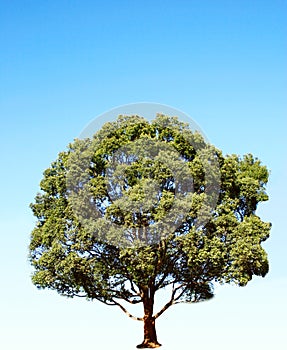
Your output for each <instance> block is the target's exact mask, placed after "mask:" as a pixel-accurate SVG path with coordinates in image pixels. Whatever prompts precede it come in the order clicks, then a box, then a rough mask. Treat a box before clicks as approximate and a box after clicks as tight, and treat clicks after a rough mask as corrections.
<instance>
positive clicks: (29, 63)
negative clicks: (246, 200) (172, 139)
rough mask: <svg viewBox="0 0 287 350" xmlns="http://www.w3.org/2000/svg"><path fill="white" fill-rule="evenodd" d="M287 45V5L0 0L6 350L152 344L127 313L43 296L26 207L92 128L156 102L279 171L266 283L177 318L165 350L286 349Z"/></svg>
mask: <svg viewBox="0 0 287 350" xmlns="http://www.w3.org/2000/svg"><path fill="white" fill-rule="evenodd" d="M286 34H287V3H286V1H284V0H282V1H280V0H273V1H271V0H270V1H266V0H253V1H250V0H249V1H247V0H240V1H232V0H230V1H227V0H226V1H222V0H218V1H211V0H210V1H207V0H203V1H199V0H195V1H193V0H190V1H187V0H186V1H183V0H178V1H149V0H146V1H126V0H123V1H88V0H82V1H76V0H70V1H67V0H60V1H55V0H49V1H43V0H39V1H28V0H22V1H19V0H14V1H9V0H2V1H1V3H0V36H1V37H0V45H1V54H0V116H1V131H2V133H1V134H2V135H1V139H0V142H1V164H2V166H1V173H0V179H1V182H0V183H1V198H2V200H1V203H0V213H1V226H0V228H1V237H0V243H1V245H0V249H1V254H0V259H1V260H0V266H1V289H0V302H1V318H0V332H1V333H2V332H3V334H1V336H0V347H1V348H3V349H7V350H10V349H11V350H14V349H15V350H16V349H19V348H21V349H23V350H28V349H29V350H36V349H37V350H38V349H41V350H46V349H47V350H48V349H51V348H54V349H69V350H74V349H78V348H79V346H81V347H82V348H86V347H89V348H95V349H97V348H101V349H104V348H105V349H112V348H117V349H119V350H127V349H134V347H135V345H136V344H138V343H139V342H140V341H141V340H142V324H141V323H137V322H136V321H132V320H129V319H127V317H126V316H125V315H124V314H123V313H122V312H121V311H120V310H116V309H112V308H109V307H107V306H102V305H100V304H99V303H97V302H95V303H88V302H86V301H82V300H81V301H79V300H67V299H65V298H63V297H60V296H58V295H57V294H56V293H55V292H50V291H37V290H36V288H35V287H34V286H33V285H32V284H31V282H30V274H31V268H30V266H29V264H28V261H27V253H28V251H27V246H28V243H29V234H30V231H31V230H32V228H33V225H34V221H35V219H34V218H33V217H32V214H31V212H30V209H29V207H28V206H29V203H30V202H31V201H33V198H34V196H35V194H36V192H37V191H38V188H39V181H40V179H41V177H42V172H43V170H44V169H46V168H47V167H48V166H49V165H50V163H51V162H52V161H53V160H54V159H55V158H56V157H57V154H58V152H59V151H61V150H63V149H65V147H66V145H67V144H68V143H69V142H71V141H72V140H73V139H74V138H75V137H77V136H78V135H79V134H80V132H81V131H82V129H83V128H84V127H85V125H86V124H87V123H89V122H90V121H91V120H92V119H93V118H95V117H96V116H97V115H99V114H101V113H103V112H105V111H107V110H109V109H111V108H113V107H116V106H118V105H122V104H126V103H133V102H139V101H150V102H157V103H162V104H167V105H170V106H173V107H174V108H178V109H181V110H183V111H184V112H186V113H187V114H188V115H190V116H191V117H192V118H193V119H194V120H195V121H196V122H197V123H198V124H199V125H200V127H201V128H202V130H203V131H204V132H205V134H206V135H207V137H208V139H209V140H210V141H211V142H212V143H213V144H215V145H216V146H217V147H218V148H221V149H222V150H223V152H224V153H237V154H241V155H242V154H244V153H248V152H250V153H253V154H254V155H255V156H257V157H259V158H260V159H261V160H262V161H263V163H264V164H266V165H267V166H268V167H269V169H271V177H270V183H269V185H268V193H269V194H270V201H268V202H267V203H264V204H263V205H261V206H260V208H259V211H258V213H259V215H260V216H261V217H262V218H263V219H264V220H265V221H271V222H272V223H273V228H272V232H271V236H272V238H270V239H269V240H268V241H267V242H266V243H265V245H264V247H265V249H266V250H267V251H268V253H269V259H270V265H271V270H270V273H269V275H268V276H266V278H264V279H259V278H258V279H254V281H252V282H250V284H249V285H248V286H247V287H245V288H237V287H225V288H222V289H220V290H218V293H217V296H216V298H215V299H213V301H210V302H208V303H205V304H198V305H183V306H175V307H174V309H171V310H170V311H167V313H166V314H164V315H163V316H162V319H159V321H158V327H157V328H158V337H159V341H160V342H162V343H163V345H164V346H163V347H162V349H163V350H164V349H166V350H169V349H175V348H176V347H177V348H179V349H190V348H194V349H201V350H205V349H210V348H211V346H212V348H213V349H215V350H218V349H222V350H227V349H230V348H232V349H234V350H239V349H243V348H244V349H247V350H249V349H254V348H258V349H260V350H267V349H270V348H271V347H272V348H278V349H279V348H280V349H282V346H284V345H282V344H286V341H287V335H286V331H285V329H286V326H287V324H286V313H287V304H286V300H285V295H286V294H287V273H286V267H287V264H286V246H287V238H286V237H287V235H286V223H285V221H286V204H285V199H286V198H287V190H286V175H287V165H286V163H287V156H286V149H287V141H286V140H287V138H286V131H287V118H286V116H287V102H286V100H287V99H286V98H287V64H286V62H287V35H286ZM280 344H281V345H280Z"/></svg>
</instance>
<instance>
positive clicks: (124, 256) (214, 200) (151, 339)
mask: <svg viewBox="0 0 287 350" xmlns="http://www.w3.org/2000/svg"><path fill="white" fill-rule="evenodd" d="M268 175H269V172H268V169H267V168H266V167H265V166H263V165H262V164H261V162H260V161H259V160H258V159H257V158H255V157H253V156H252V155H251V154H248V155H245V156H243V157H239V156H237V155H227V156H224V155H223V154H222V152H221V151H220V150H218V149H216V148H215V147H214V146H212V145H210V144H209V143H207V142H206V141H205V140H204V138H203V137H202V136H201V135H200V134H199V133H197V132H192V131H191V130H190V128H189V126H188V124H185V123H182V122H180V121H179V120H178V119H177V118H176V117H168V116H165V115H157V117H156V118H155V119H154V120H153V121H148V120H146V119H144V118H142V117H139V116H119V117H118V119H117V120H116V121H114V122H111V123H106V124H105V125H104V126H103V127H102V128H101V129H100V130H99V131H98V132H97V133H95V135H94V137H93V138H91V139H84V140H80V139H76V140H75V141H74V142H73V143H71V144H70V145H69V146H68V149H67V150H66V151H64V152H61V153H60V154H59V155H58V158H57V159H56V161H55V162H53V163H52V164H51V166H50V167H49V168H48V169H47V170H45V172H44V177H43V179H42V181H41V183H40V187H41V192H40V193H38V194H37V196H36V198H35V202H34V203H33V204H31V208H32V210H33V213H34V215H35V216H36V217H37V223H36V226H35V228H34V230H33V231H32V234H31V242H30V247H29V249H30V261H31V263H32V265H33V267H34V273H33V276H32V281H33V283H34V284H35V285H36V286H37V287H38V288H50V289H54V290H56V291H57V292H58V293H59V294H61V295H64V296H68V297H74V296H79V297H86V298H87V299H89V300H98V301H100V302H102V303H105V304H107V305H114V306H118V307H120V308H121V309H122V310H123V311H124V312H125V313H126V314H127V315H128V316H129V317H132V318H134V319H137V320H139V321H144V341H143V342H142V344H140V345H139V346H138V347H142V348H143V347H149V348H154V347H158V346H160V344H159V343H158V341H157V336H156V330H155V320H156V319H157V318H158V317H159V316H161V315H162V314H163V313H164V312H165V311H166V310H167V309H168V308H169V307H170V306H171V305H174V304H177V303H182V302H199V301H203V300H208V299H210V298H212V297H213V292H214V283H215V282H219V283H234V284H237V285H239V286H245V285H246V284H247V283H248V282H249V281H250V280H251V279H252V276H254V275H257V276H263V277H264V276H265V275H266V273H267V272H268V259H267V254H266V252H265V251H264V249H263V248H262V246H261V243H262V242H264V241H265V240H266V239H267V238H268V237H269V233H270V227H271V224H270V223H266V222H263V221H262V220H261V219H260V218H259V216H257V215H256V209H257V205H258V203H259V202H262V201H266V200H267V199H268V196H267V194H266V189H265V186H266V184H267V181H268ZM167 287H168V288H169V290H170V293H171V294H170V295H169V296H168V298H167V300H166V304H165V305H164V306H163V308H162V309H160V310H154V298H155V293H156V292H157V291H158V290H160V289H162V288H167ZM127 303H129V304H138V303H142V304H143V315H142V316H133V315H131V314H130V312H129V311H128V310H127V307H126V304H127Z"/></svg>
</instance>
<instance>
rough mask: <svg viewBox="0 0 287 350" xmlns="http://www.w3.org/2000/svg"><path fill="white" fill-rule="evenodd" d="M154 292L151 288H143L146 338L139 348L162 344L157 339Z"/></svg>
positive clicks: (155, 346)
mask: <svg viewBox="0 0 287 350" xmlns="http://www.w3.org/2000/svg"><path fill="white" fill-rule="evenodd" d="M153 304H154V292H153V291H152V289H151V288H146V289H144V290H143V305H144V318H143V320H144V340H143V342H142V343H141V344H139V345H138V346H137V348H138V349H144V348H152V349H154V348H159V347H160V346H161V344H160V343H159V342H158V341H157V335H156V329H155V318H154V317H153Z"/></svg>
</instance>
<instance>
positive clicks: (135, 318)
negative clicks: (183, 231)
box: [113, 299, 143, 321]
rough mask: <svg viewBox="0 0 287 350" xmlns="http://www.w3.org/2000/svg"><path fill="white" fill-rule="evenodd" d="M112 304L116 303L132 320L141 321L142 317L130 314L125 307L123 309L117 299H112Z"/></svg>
mask: <svg viewBox="0 0 287 350" xmlns="http://www.w3.org/2000/svg"><path fill="white" fill-rule="evenodd" d="M113 302H114V304H113V305H117V306H118V307H119V308H120V309H121V310H122V311H123V312H124V313H125V314H126V315H127V316H128V317H130V318H131V319H132V320H136V321H143V318H142V317H135V316H133V315H131V314H130V313H129V312H128V311H127V309H125V308H124V307H123V306H122V305H121V304H120V303H118V302H117V301H115V300H114V299H113Z"/></svg>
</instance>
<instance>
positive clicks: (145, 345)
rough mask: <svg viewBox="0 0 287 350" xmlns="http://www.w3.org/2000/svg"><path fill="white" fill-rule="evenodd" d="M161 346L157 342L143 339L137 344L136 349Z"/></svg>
mask: <svg viewBox="0 0 287 350" xmlns="http://www.w3.org/2000/svg"><path fill="white" fill-rule="evenodd" d="M160 346H161V344H160V343H158V342H151V341H143V342H142V343H141V344H139V345H137V348H138V349H147V348H149V349H155V348H159V347H160Z"/></svg>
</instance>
